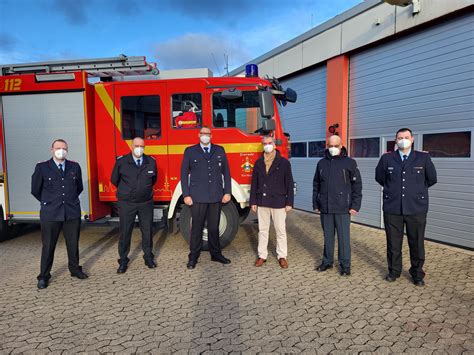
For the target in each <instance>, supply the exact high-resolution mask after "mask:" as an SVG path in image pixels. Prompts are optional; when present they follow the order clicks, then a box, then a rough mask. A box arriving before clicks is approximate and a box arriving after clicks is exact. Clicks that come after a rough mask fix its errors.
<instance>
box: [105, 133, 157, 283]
mask: <svg viewBox="0 0 474 355" xmlns="http://www.w3.org/2000/svg"><path fill="white" fill-rule="evenodd" d="M144 149H145V141H144V140H143V138H140V137H136V138H134V139H133V141H132V152H131V153H129V154H127V155H123V156H120V157H118V158H117V160H116V162H115V166H114V169H113V171H112V177H111V178H110V181H111V182H112V184H114V185H115V186H116V187H117V199H118V208H119V217H120V239H119V245H118V251H119V260H118V263H119V267H118V269H117V273H119V274H123V273H124V272H125V271H127V267H128V262H129V261H130V260H129V259H128V253H129V252H130V242H131V240H132V232H133V226H134V224H135V217H136V216H137V215H138V225H139V226H140V230H141V232H142V249H143V254H144V255H143V258H144V259H145V265H146V266H148V267H149V268H150V269H153V268H155V267H156V263H155V261H154V260H153V259H154V255H153V185H155V182H156V180H157V178H158V173H157V169H156V161H155V158H153V157H151V156H148V155H145V154H143V152H144Z"/></svg>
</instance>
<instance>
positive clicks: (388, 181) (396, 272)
mask: <svg viewBox="0 0 474 355" xmlns="http://www.w3.org/2000/svg"><path fill="white" fill-rule="evenodd" d="M413 142H414V138H413V133H412V131H411V130H410V129H408V128H402V129H399V130H398V132H397V134H396V143H397V146H398V150H396V151H394V152H391V153H386V154H384V155H383V156H382V157H381V158H380V161H379V163H378V165H377V168H376V169H375V180H377V182H378V183H379V184H380V185H382V186H383V212H384V214H383V216H384V224H385V233H386V235H387V261H388V275H387V276H386V277H385V280H387V281H388V282H393V281H395V280H396V279H397V278H399V277H400V274H401V272H402V242H403V229H404V227H406V233H407V239H408V246H409V248H410V261H411V268H410V275H411V277H412V279H413V283H414V284H415V285H417V286H424V284H425V282H424V280H423V279H424V277H425V273H424V271H423V264H424V262H425V247H424V237H425V227H426V215H427V213H428V188H429V187H430V186H433V185H434V184H436V181H437V179H436V169H435V167H434V165H433V162H432V161H431V158H430V156H429V155H428V154H427V153H424V152H418V151H416V150H413V149H412V146H413Z"/></svg>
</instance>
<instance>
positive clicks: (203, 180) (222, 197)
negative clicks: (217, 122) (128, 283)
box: [181, 126, 232, 269]
mask: <svg viewBox="0 0 474 355" xmlns="http://www.w3.org/2000/svg"><path fill="white" fill-rule="evenodd" d="M211 138H212V134H211V130H210V128H209V127H206V126H203V127H202V128H201V129H200V131H199V140H200V143H199V144H196V145H193V146H191V147H188V148H186V150H185V151H184V157H183V162H182V165H181V188H182V190H183V197H184V203H185V204H186V205H188V206H189V207H190V208H191V216H192V225H191V240H190V244H189V249H190V252H189V259H188V264H187V268H188V269H194V268H195V267H196V263H197V261H198V258H199V255H200V253H201V247H202V232H203V229H204V224H205V223H206V221H207V231H208V245H209V252H210V254H211V260H212V261H216V262H219V263H222V264H230V260H229V259H227V258H226V257H224V256H223V255H222V251H221V246H220V244H219V221H220V216H221V209H222V204H223V203H228V202H229V201H230V199H231V196H232V195H231V178H230V169H229V164H228V162H227V156H226V154H225V150H224V148H223V147H221V146H219V145H217V144H211Z"/></svg>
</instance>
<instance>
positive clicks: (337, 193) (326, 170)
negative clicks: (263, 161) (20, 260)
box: [313, 135, 362, 276]
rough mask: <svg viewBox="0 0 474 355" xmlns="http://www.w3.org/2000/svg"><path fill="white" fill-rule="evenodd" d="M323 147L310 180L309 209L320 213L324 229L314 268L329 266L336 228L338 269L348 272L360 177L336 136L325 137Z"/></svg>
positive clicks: (323, 268) (360, 185)
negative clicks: (320, 258)
mask: <svg viewBox="0 0 474 355" xmlns="http://www.w3.org/2000/svg"><path fill="white" fill-rule="evenodd" d="M327 147H328V149H326V151H325V157H324V158H323V159H321V160H320V161H319V162H318V165H317V167H316V172H315V174H314V180H313V209H314V210H315V212H316V213H320V214H321V226H322V227H323V232H324V253H323V261H322V263H321V265H320V266H318V268H317V270H318V271H326V270H327V269H329V268H332V266H333V262H334V232H335V230H336V231H337V241H338V259H339V267H340V269H339V272H340V274H341V275H342V276H348V275H350V274H351V244H350V224H351V215H355V214H357V213H358V211H359V209H360V205H361V201H362V181H361V178H360V173H359V169H357V163H356V161H355V160H354V159H351V158H349V157H348V156H347V151H346V148H344V147H343V146H342V143H341V138H340V137H339V136H336V135H334V136H331V137H329V139H328V143H327Z"/></svg>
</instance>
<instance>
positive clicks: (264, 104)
mask: <svg viewBox="0 0 474 355" xmlns="http://www.w3.org/2000/svg"><path fill="white" fill-rule="evenodd" d="M258 100H259V102H260V114H261V116H262V117H266V118H271V117H273V115H274V113H275V112H274V111H273V95H272V93H271V92H270V91H263V90H262V91H259V92H258Z"/></svg>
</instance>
